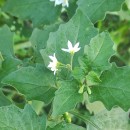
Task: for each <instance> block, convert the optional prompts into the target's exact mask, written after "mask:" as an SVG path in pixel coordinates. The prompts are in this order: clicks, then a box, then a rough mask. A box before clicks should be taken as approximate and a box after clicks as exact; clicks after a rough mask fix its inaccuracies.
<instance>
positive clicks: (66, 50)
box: [61, 48, 70, 52]
mask: <svg viewBox="0 0 130 130" xmlns="http://www.w3.org/2000/svg"><path fill="white" fill-rule="evenodd" d="M61 50H62V51H65V52H70V50H69V49H65V48H62V49H61Z"/></svg>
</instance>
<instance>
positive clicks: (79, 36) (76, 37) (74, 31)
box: [41, 11, 98, 66]
mask: <svg viewBox="0 0 130 130" xmlns="http://www.w3.org/2000/svg"><path fill="white" fill-rule="evenodd" d="M97 33H98V32H97V29H95V28H94V27H93V25H92V23H91V22H90V20H89V19H88V17H86V16H84V15H83V14H82V13H81V11H77V13H76V14H75V15H74V16H73V18H72V19H71V20H70V21H69V22H68V23H66V24H63V25H60V27H59V29H58V30H57V31H56V32H55V33H50V36H49V39H48V41H47V47H46V49H44V50H41V54H42V56H43V59H44V61H45V64H46V66H47V65H48V64H49V61H50V59H49V57H48V56H49V55H52V54H53V53H56V57H57V59H58V60H59V61H60V62H62V63H65V64H68V63H70V54H69V53H66V52H63V51H62V50H61V48H67V42H68V40H70V41H71V42H72V44H73V45H74V44H76V43H77V42H79V43H80V45H79V46H80V47H81V50H80V51H79V52H77V53H76V54H75V55H74V64H76V63H78V60H77V59H78V56H80V55H82V54H83V49H84V46H85V45H86V44H88V43H89V42H90V39H91V38H92V37H94V36H95V35H96V34H97Z"/></svg>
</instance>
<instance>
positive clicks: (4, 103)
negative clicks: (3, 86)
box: [0, 90, 11, 107]
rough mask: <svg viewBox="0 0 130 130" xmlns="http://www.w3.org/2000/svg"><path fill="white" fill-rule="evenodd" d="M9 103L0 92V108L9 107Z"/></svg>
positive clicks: (0, 91)
mask: <svg viewBox="0 0 130 130" xmlns="http://www.w3.org/2000/svg"><path fill="white" fill-rule="evenodd" d="M10 104H11V102H10V101H9V100H8V99H7V98H6V97H5V96H4V94H3V92H2V90H0V107H1V106H7V105H10Z"/></svg>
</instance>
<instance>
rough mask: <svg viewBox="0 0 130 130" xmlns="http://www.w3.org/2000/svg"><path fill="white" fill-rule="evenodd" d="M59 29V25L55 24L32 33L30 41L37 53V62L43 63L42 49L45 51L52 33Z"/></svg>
mask: <svg viewBox="0 0 130 130" xmlns="http://www.w3.org/2000/svg"><path fill="white" fill-rule="evenodd" d="M57 28H58V24H54V25H50V26H46V27H44V29H43V30H40V29H38V28H36V29H34V31H33V32H32V35H31V38H30V41H31V44H32V47H33V49H34V51H35V57H36V61H37V62H41V61H43V59H42V57H41V54H40V49H45V47H46V44H47V40H48V38H49V34H50V32H54V31H56V30H57Z"/></svg>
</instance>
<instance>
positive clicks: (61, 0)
mask: <svg viewBox="0 0 130 130" xmlns="http://www.w3.org/2000/svg"><path fill="white" fill-rule="evenodd" d="M50 1H55V6H56V5H60V4H62V6H63V7H65V6H66V7H69V2H68V1H69V0H50Z"/></svg>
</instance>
